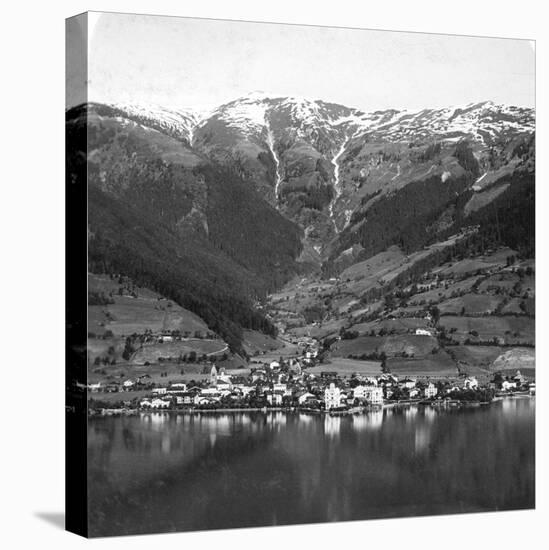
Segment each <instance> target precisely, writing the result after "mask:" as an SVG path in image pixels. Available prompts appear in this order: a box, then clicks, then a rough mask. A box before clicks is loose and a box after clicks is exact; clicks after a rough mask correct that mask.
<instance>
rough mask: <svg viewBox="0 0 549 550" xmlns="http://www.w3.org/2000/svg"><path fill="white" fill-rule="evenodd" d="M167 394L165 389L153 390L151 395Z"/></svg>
mask: <svg viewBox="0 0 549 550" xmlns="http://www.w3.org/2000/svg"><path fill="white" fill-rule="evenodd" d="M166 393H168V389H167V388H154V389H153V391H152V394H153V395H166Z"/></svg>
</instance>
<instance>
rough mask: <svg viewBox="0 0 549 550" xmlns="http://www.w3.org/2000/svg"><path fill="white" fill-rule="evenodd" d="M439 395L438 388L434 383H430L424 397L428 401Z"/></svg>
mask: <svg viewBox="0 0 549 550" xmlns="http://www.w3.org/2000/svg"><path fill="white" fill-rule="evenodd" d="M437 393H438V389H437V387H436V386H435V385H434V384H433V383H432V382H429V385H428V386H427V387H426V388H425V391H424V395H425V397H426V398H427V399H431V397H435V395H436V394H437Z"/></svg>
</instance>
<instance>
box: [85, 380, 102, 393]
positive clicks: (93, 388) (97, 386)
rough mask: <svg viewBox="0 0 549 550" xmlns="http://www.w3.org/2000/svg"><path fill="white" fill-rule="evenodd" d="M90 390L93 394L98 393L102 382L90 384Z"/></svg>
mask: <svg viewBox="0 0 549 550" xmlns="http://www.w3.org/2000/svg"><path fill="white" fill-rule="evenodd" d="M88 390H90V391H91V392H92V393H97V392H98V391H100V390H101V382H97V384H88Z"/></svg>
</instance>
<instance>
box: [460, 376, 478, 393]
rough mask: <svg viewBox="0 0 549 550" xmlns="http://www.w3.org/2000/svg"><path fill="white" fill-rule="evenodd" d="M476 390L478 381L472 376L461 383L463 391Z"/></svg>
mask: <svg viewBox="0 0 549 550" xmlns="http://www.w3.org/2000/svg"><path fill="white" fill-rule="evenodd" d="M477 388H478V380H477V379H476V378H475V377H474V376H470V377H468V378H466V379H465V380H464V382H463V389H465V390H476V389H477Z"/></svg>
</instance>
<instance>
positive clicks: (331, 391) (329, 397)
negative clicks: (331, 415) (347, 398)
mask: <svg viewBox="0 0 549 550" xmlns="http://www.w3.org/2000/svg"><path fill="white" fill-rule="evenodd" d="M324 403H325V404H326V410H327V411H329V410H330V409H337V408H338V407H341V391H340V389H339V388H338V387H336V385H335V384H334V383H333V382H332V383H331V384H330V387H329V388H326V389H325V390H324Z"/></svg>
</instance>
